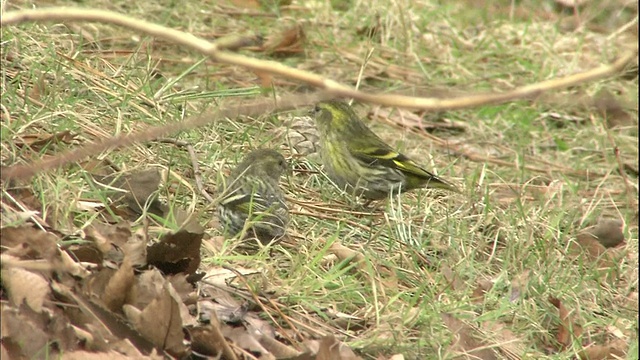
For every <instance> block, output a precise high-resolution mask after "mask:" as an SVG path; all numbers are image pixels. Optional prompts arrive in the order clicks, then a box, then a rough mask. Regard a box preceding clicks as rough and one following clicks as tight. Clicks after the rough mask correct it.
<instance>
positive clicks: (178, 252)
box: [147, 229, 204, 275]
mask: <svg viewBox="0 0 640 360" xmlns="http://www.w3.org/2000/svg"><path fill="white" fill-rule="evenodd" d="M203 237H204V233H193V232H190V231H187V230H186V229H181V230H178V232H175V233H171V234H166V235H164V236H162V238H161V239H160V242H157V243H155V244H153V245H151V246H149V247H148V248H147V263H148V264H150V265H153V266H155V267H157V268H158V269H160V270H161V271H162V272H163V273H164V274H167V275H168V274H178V273H182V272H184V273H187V274H193V273H195V272H196V270H198V266H200V246H201V245H202V238H203Z"/></svg>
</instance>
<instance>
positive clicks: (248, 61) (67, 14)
mask: <svg viewBox="0 0 640 360" xmlns="http://www.w3.org/2000/svg"><path fill="white" fill-rule="evenodd" d="M28 21H65V22H69V21H97V22H101V23H110V24H115V25H119V26H122V27H125V28H128V29H131V30H135V31H137V32H141V33H145V34H148V35H151V36H155V37H158V38H161V39H165V40H168V41H171V42H173V43H176V44H180V45H183V46H185V47H188V48H190V49H192V50H195V51H198V52H200V53H202V54H205V55H208V56H209V57H211V59H212V60H214V61H217V62H220V63H224V64H231V65H238V66H242V67H244V68H247V69H250V70H252V71H255V72H258V73H268V74H272V75H280V76H283V77H285V78H288V79H295V80H299V81H302V82H305V83H307V84H309V85H312V86H315V87H317V88H320V89H323V90H325V91H326V92H327V93H329V94H332V95H334V96H340V97H351V98H354V99H357V100H360V101H364V102H368V103H376V104H380V105H385V106H397V107H402V108H413V109H424V110H454V109H463V108H469V107H475V106H479V105H487V104H498V103H504V102H508V101H512V100H516V99H522V98H529V97H535V96H538V95H540V94H541V93H543V92H545V91H550V90H556V89H560V88H566V87H569V86H575V85H577V84H581V83H585V82H589V81H595V80H599V79H603V78H606V77H609V76H611V75H613V74H615V73H617V72H619V71H620V70H622V69H623V68H624V67H625V66H626V65H627V64H628V63H629V62H630V61H632V60H634V59H635V58H636V57H637V54H638V46H637V44H634V45H633V48H632V49H631V50H628V51H627V52H626V53H624V54H623V55H622V56H620V57H619V58H618V60H616V61H615V62H613V63H612V64H610V65H602V66H600V67H597V68H595V69H592V70H589V71H586V72H583V73H578V74H574V75H569V76H565V77H562V78H557V79H551V80H547V81H543V82H540V83H536V84H531V85H527V86H523V87H520V88H517V89H514V90H512V91H509V92H505V93H490V94H476V95H469V96H463V97H459V98H455V99H436V98H421V97H412V96H404V95H393V94H382V95H376V94H370V93H365V92H361V91H357V90H354V89H352V88H351V87H349V86H346V85H343V84H340V83H338V82H336V81H334V80H330V79H325V78H324V77H322V76H320V75H317V74H314V73H311V72H308V71H304V70H300V69H295V68H292V67H288V66H285V65H283V64H281V63H279V62H276V61H268V60H260V59H254V58H249V57H246V56H243V55H238V54H233V53H229V52H224V51H221V50H220V47H219V46H218V45H217V44H216V43H212V42H209V41H207V40H204V39H202V38H199V37H196V36H194V35H192V34H189V33H186V32H182V31H178V30H175V29H170V28H167V27H164V26H161V25H158V24H153V23H150V22H147V21H144V20H140V19H135V18H132V17H129V16H126V15H122V14H118V13H116V12H112V11H104V10H91V9H75V8H64V7H62V8H60V7H52V8H46V9H34V10H21V11H12V12H8V13H5V14H3V17H2V19H0V24H1V25H3V26H4V25H13V24H19V23H22V22H28Z"/></svg>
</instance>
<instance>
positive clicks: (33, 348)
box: [0, 306, 53, 359]
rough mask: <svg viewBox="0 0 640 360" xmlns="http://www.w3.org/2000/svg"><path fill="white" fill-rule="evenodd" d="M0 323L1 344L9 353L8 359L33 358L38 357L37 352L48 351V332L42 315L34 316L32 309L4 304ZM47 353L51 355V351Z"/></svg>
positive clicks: (43, 352)
mask: <svg viewBox="0 0 640 360" xmlns="http://www.w3.org/2000/svg"><path fill="white" fill-rule="evenodd" d="M0 324H1V325H0V326H1V330H2V345H3V346H4V347H5V348H6V350H7V352H8V353H9V354H10V356H9V359H20V358H23V357H26V358H27V359H33V358H37V357H39V356H38V354H46V353H48V346H47V343H48V341H49V334H48V333H47V332H46V326H45V319H44V318H43V317H40V316H36V314H35V313H34V312H32V311H31V312H28V311H20V310H18V309H17V308H13V307H8V306H4V307H3V309H2V316H0ZM49 355H50V356H53V354H51V353H49Z"/></svg>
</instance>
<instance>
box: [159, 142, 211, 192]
mask: <svg viewBox="0 0 640 360" xmlns="http://www.w3.org/2000/svg"><path fill="white" fill-rule="evenodd" d="M157 141H158V142H163V143H169V144H174V145H176V146H178V147H181V148H185V149H187V152H188V153H189V157H190V158H191V166H192V167H193V179H194V181H195V182H196V188H197V189H198V191H199V192H200V194H201V195H202V196H204V198H205V199H207V200H208V201H209V202H210V203H212V204H213V203H215V200H214V199H213V198H212V197H211V195H209V193H208V192H207V191H206V190H205V189H204V184H203V182H202V173H201V172H200V165H199V163H198V156H197V155H196V151H195V149H194V148H193V145H191V144H189V143H188V142H186V141H182V140H177V139H171V138H161V139H158V140H157Z"/></svg>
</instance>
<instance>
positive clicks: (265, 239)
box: [218, 149, 289, 244]
mask: <svg viewBox="0 0 640 360" xmlns="http://www.w3.org/2000/svg"><path fill="white" fill-rule="evenodd" d="M287 169H288V166H287V162H286V161H285V159H284V157H283V156H282V155H281V154H280V153H279V152H277V151H275V150H271V149H258V150H254V151H252V152H251V153H249V154H248V155H247V156H246V157H245V158H244V159H243V160H242V162H241V163H240V164H238V166H237V167H236V168H235V169H234V170H233V171H232V172H231V174H230V175H229V177H228V178H227V179H226V181H225V182H224V184H223V185H222V186H220V187H219V189H218V192H219V193H221V194H222V196H223V198H222V200H220V203H219V204H218V217H219V219H220V223H221V225H222V226H223V228H224V230H225V232H226V234H227V235H229V236H235V235H237V234H238V233H240V232H241V231H242V230H243V229H244V228H245V224H247V223H248V229H249V230H251V231H253V233H254V234H255V236H256V238H257V239H258V240H260V242H261V243H263V244H267V243H269V242H271V241H272V240H274V239H277V238H280V237H282V236H283V235H284V233H285V229H286V227H287V224H288V223H289V210H288V208H287V205H286V203H285V200H284V194H283V193H282V190H281V189H280V186H279V185H278V180H279V179H280V176H282V174H283V173H284V172H285V171H287Z"/></svg>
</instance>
